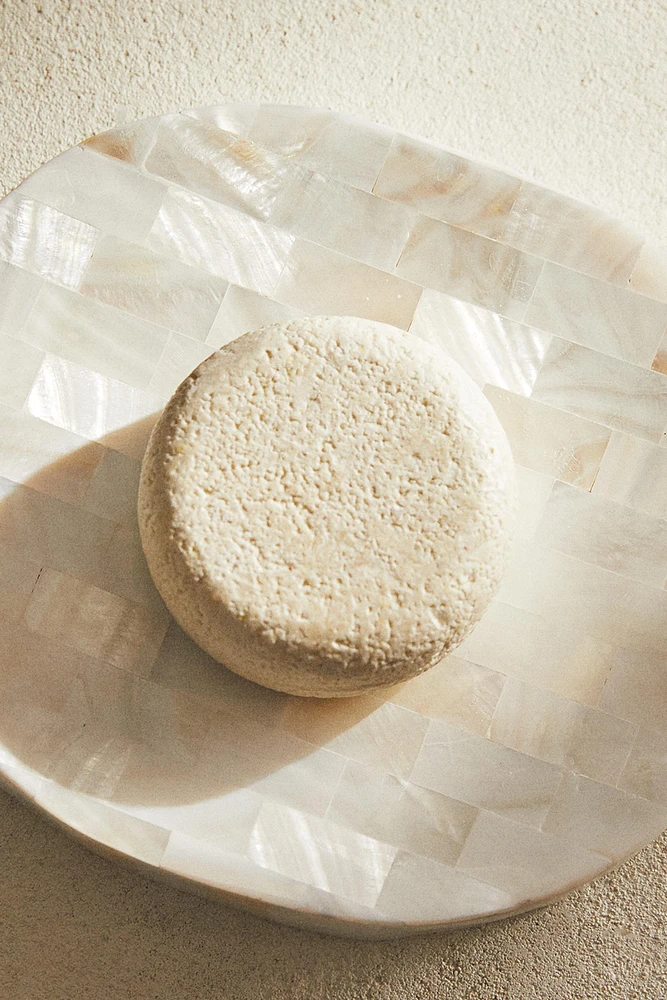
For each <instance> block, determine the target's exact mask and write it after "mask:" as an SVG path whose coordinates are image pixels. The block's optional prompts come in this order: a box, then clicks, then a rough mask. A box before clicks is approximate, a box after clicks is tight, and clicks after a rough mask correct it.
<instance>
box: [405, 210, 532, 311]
mask: <svg viewBox="0 0 667 1000" xmlns="http://www.w3.org/2000/svg"><path fill="white" fill-rule="evenodd" d="M542 267H543V261H541V260H540V259H539V258H537V257H530V256H529V255H528V254H524V253H521V252H520V251H518V250H514V248H513V247H508V246H505V245H504V244H502V243H498V242H496V241H495V240H489V239H486V238H485V237H483V236H477V235H476V234H475V233H468V232H466V231H465V230H463V229H458V228H457V227H456V226H449V225H446V224H445V223H444V222H437V221H436V220H435V219H429V218H422V219H420V220H419V222H417V224H416V225H415V227H414V228H413V229H412V231H411V232H410V236H409V237H408V242H407V243H406V245H405V249H404V250H403V254H402V256H401V259H400V260H399V262H398V265H397V267H396V271H397V273H398V274H400V275H401V276H402V277H404V278H409V279H410V280H411V281H419V282H422V283H423V284H425V285H428V286H429V287H430V288H435V289H437V290H438V291H440V292H447V293H448V294H449V295H455V296H456V297H457V298H459V299H465V300H466V301H467V302H471V303H473V305H477V306H485V307H486V308H487V309H492V310H493V311H494V312H498V313H502V315H503V316H507V317H509V318H510V319H519V320H522V319H523V318H524V316H525V314H526V307H527V305H528V301H529V299H530V297H531V295H532V293H533V290H534V288H535V284H536V282H537V279H538V277H539V275H540V272H541V270H542ZM535 325H539V324H535Z"/></svg>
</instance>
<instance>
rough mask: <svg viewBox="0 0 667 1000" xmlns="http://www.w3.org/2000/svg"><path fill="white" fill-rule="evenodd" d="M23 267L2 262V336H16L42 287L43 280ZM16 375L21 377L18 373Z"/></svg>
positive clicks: (0, 324) (0, 278) (0, 316)
mask: <svg viewBox="0 0 667 1000" xmlns="http://www.w3.org/2000/svg"><path fill="white" fill-rule="evenodd" d="M24 266H25V264H24V265H23V267H24ZM23 267H15V266H14V265H13V264H8V263H7V262H6V261H4V260H0V288H2V299H0V334H5V333H6V334H11V335H16V333H17V332H18V331H19V330H20V329H21V327H22V326H23V324H24V323H25V321H26V318H27V316H28V313H29V312H30V310H31V309H32V306H33V303H34V301H35V299H36V298H37V292H38V291H39V290H40V288H41V287H42V281H41V278H39V277H37V276H36V275H34V274H32V273H31V272H30V271H24V270H23ZM16 375H17V376H18V377H21V376H20V375H19V372H18V371H17V372H16ZM0 377H1V376H0ZM22 377H23V378H25V376H22Z"/></svg>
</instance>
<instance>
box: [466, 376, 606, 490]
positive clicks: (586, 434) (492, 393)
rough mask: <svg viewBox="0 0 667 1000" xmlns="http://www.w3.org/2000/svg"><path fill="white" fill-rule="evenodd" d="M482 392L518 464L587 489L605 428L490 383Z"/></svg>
mask: <svg viewBox="0 0 667 1000" xmlns="http://www.w3.org/2000/svg"><path fill="white" fill-rule="evenodd" d="M484 394H485V395H486V397H487V398H488V400H489V402H490V403H491V405H492V406H493V408H494V410H495V411H496V415H497V416H498V419H499V420H500V422H501V424H502V425H503V427H504V429H505V433H506V434H507V437H508V438H509V442H510V444H511V446H512V452H513V454H514V460H515V461H516V462H518V463H519V465H525V466H526V467H527V468H529V469H534V470H535V471H536V472H542V473H544V474H545V475H547V476H553V477H554V478H555V479H562V480H563V481H564V482H566V483H572V484H573V485H574V486H580V487H581V488H582V489H586V490H588V489H590V488H591V486H592V485H593V483H594V482H595V477H596V475H597V471H598V469H599V467H600V462H601V461H602V456H603V454H604V451H605V448H606V447H607V443H608V441H609V438H610V437H611V431H610V430H609V429H607V428H605V427H601V426H600V425H599V424H594V423H592V422H591V421H590V420H584V419H583V417H578V416H575V415H574V414H571V413H565V412H564V411H563V410H557V409H555V408H554V407H552V406H546V405H545V404H544V403H539V402H537V401H536V400H533V399H525V398H524V397H523V396H518V395H516V394H515V393H510V392H506V391H505V390H504V389H496V388H495V387H494V386H487V387H486V389H485V390H484Z"/></svg>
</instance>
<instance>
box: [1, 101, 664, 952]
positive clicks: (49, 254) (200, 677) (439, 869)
mask: <svg viewBox="0 0 667 1000" xmlns="http://www.w3.org/2000/svg"><path fill="white" fill-rule="evenodd" d="M0 287H1V290H2V295H0V420H1V422H2V440H1V443H0V555H1V558H0V622H1V626H0V627H1V628H2V634H3V642H2V644H1V648H0V659H1V660H2V680H3V697H2V699H1V700H0V769H1V770H2V774H3V775H4V778H5V779H6V781H7V783H8V784H9V785H10V787H12V788H14V789H15V790H17V791H18V792H20V793H21V794H23V795H24V796H25V797H27V798H29V799H30V800H32V801H33V802H34V803H35V804H36V805H37V806H38V807H39V808H40V809H42V810H43V811H45V812H47V813H48V814H50V815H51V816H52V817H53V818H54V819H56V820H57V821H58V822H59V823H60V824H61V825H64V826H65V827H67V828H68V829H70V830H71V831H72V832H73V833H75V834H76V835H77V836H79V837H80V838H82V839H83V840H84V841H85V842H86V843H88V844H90V845H91V846H92V847H95V848H97V849H98V850H102V851H106V852H108V853H110V854H111V855H112V856H115V857H118V856H122V857H125V858H128V859H133V860H134V861H136V862H139V863H141V864H142V865H143V866H144V868H145V870H148V871H151V872H153V873H154V874H156V875H160V874H162V875H163V876H165V877H169V878H170V879H172V880H177V881H178V882H179V883H180V884H182V885H185V886H189V887H191V888H196V889H198V890H199V891H205V892H207V893H209V894H211V893H212V894H214V895H217V896H219V897H220V898H221V899H226V900H229V901H235V902H238V903H241V904H245V905H248V906H252V907H253V908H255V909H256V910H258V911H259V912H262V913H264V914H266V915H269V916H274V917H278V918H280V919H283V920H286V921H289V922H292V923H296V924H301V925H304V926H311V927H316V928H320V929H324V930H329V931H332V932H336V933H345V934H357V935H366V936H373V935H375V936H388V935H398V934H407V933H412V932H417V931H420V930H423V929H429V928H447V927H454V926H461V925H465V924H468V923H475V922H478V921H481V920H487V919H491V918H495V917H499V916H503V915H506V914H509V913H516V912H520V911H522V910H524V909H527V908H530V907H532V906H536V905H540V904H544V903H548V902H549V901H550V900H552V899H554V898H557V897H558V896H559V895H562V894H563V893H565V892H567V891H568V890H569V889H570V888H572V887H574V886H576V885H579V884H581V883H582V882H584V881H586V880H588V879H592V878H595V877H596V876H597V875H599V874H600V873H602V872H603V871H605V870H606V869H607V868H609V867H610V866H611V865H613V864H617V863H618V862H620V861H621V860H623V859H624V858H625V857H627V856H628V855H629V854H631V853H632V852H634V851H636V850H638V849H639V848H640V847H641V846H642V845H644V844H646V843H647V842H649V841H650V840H651V839H652V838H654V837H655V836H656V835H657V834H658V833H660V831H661V830H662V829H664V828H665V827H666V826H667V742H666V740H665V737H664V735H663V734H662V727H663V723H664V718H665V715H666V713H667V671H666V668H665V664H666V663H667V656H666V653H667V590H666V589H665V585H666V583H667V530H666V529H667V447H665V445H666V444H667V361H666V360H665V359H666V358H667V349H666V346H665V345H666V344H667V248H665V247H660V246H656V245H654V244H651V243H648V242H646V241H644V240H643V239H642V238H641V236H640V235H638V234H637V233H634V232H632V231H630V230H629V229H628V228H627V227H624V226H622V225H620V224H618V223H616V222H615V221H614V220H612V219H610V218H608V217H607V216H605V215H604V214H603V213H601V212H599V211H597V210H593V209H591V208H589V207H587V206H585V205H582V204H579V203H577V202H574V201H572V200H571V199H567V198H564V197H562V196H560V195H557V194H554V193H553V192H550V191H546V190H543V189H541V188H538V187H536V186H534V185H532V184H530V183H529V182H527V181H525V180H521V179H518V178H515V177H512V176H509V175H507V174H505V173H503V172H502V171H499V170H496V169H493V168H491V167H488V166H485V165H483V164H478V163H475V162H473V161H471V160H468V159H466V158H464V157H462V156H460V155H456V154H454V153H452V152H450V151H448V150H445V149H441V148H439V147H437V146H434V145H432V144H429V143H425V142H422V141H420V140H416V139H413V138H409V137H406V136H401V135H397V134H395V133H394V132H393V131H392V130H390V129H388V128H385V127H383V126H379V125H372V124H370V123H367V122H363V121H361V120H359V119H357V118H353V117H350V116H345V115H337V114H334V113H332V112H328V111H326V110H318V109H315V110H307V109H300V108H287V107H272V106H262V107H260V106H258V105H253V104H243V105H231V106H224V107H212V108H195V109H189V110H187V111H185V112H183V113H181V114H171V115H165V116H164V117H162V118H159V119H158V118H156V119H152V120H149V121H146V122H138V123H132V124H128V125H124V126H121V127H119V128H117V129H114V130H112V131H111V132H107V133H103V134H102V135H99V136H95V137H92V138H91V139H89V140H87V141H86V142H85V143H83V144H82V145H81V146H80V147H77V148H74V149H71V150H68V151H67V152H66V153H63V154H62V155H61V156H59V157H57V158H56V159H55V160H53V161H52V162H51V163H49V164H47V165H46V166H45V167H43V168H42V169H41V170H39V171H37V173H36V174H34V175H33V176H32V177H30V178H29V179H28V180H27V181H26V182H25V183H24V184H22V185H21V187H20V188H19V189H18V190H17V191H15V192H14V193H13V194H12V195H10V196H9V197H8V198H6V199H5V200H4V201H3V202H2V204H0ZM318 313H320V314H321V313H340V314H348V315H355V316H361V317H368V318H370V319H374V320H381V321H384V322H388V323H391V324H393V325H395V326H397V327H399V328H401V329H403V330H411V331H412V332H413V333H414V334H416V335H417V336H419V337H421V338H423V339H425V340H428V341H431V342H434V343H439V344H441V346H442V347H444V348H445V350H447V351H448V352H449V353H450V354H451V355H452V356H453V357H454V358H456V360H457V361H458V362H459V363H460V364H461V365H462V366H463V368H464V369H465V370H466V371H467V372H468V374H469V375H470V376H471V377H472V378H473V379H474V380H475V381H476V382H477V383H478V385H479V386H480V387H481V388H482V389H483V391H484V393H485V394H486V396H487V398H488V399H489V401H490V402H491V404H492V405H493V407H494V408H495V410H496V412H497V414H498V416H499V418H500V420H501V422H502V424H503V426H504V427H505V429H506V431H507V434H508V436H509V439H510V442H511V444H512V448H513V451H514V456H515V460H516V463H517V478H518V484H519V502H520V517H519V525H518V530H517V537H516V540H515V543H514V547H513V554H512V563H511V566H510V568H509V571H508V573H507V575H506V577H505V579H504V581H503V585H502V588H501V591H500V593H499V594H498V597H497V599H496V600H495V601H494V602H493V604H492V605H491V607H490V609H489V610H488V612H487V614H486V615H485V616H484V618H483V619H482V621H481V622H480V623H479V624H478V626H477V627H476V628H475V630H474V632H473V633H472V634H471V635H470V636H469V637H468V639H467V640H466V641H465V642H464V643H463V645H462V646H461V647H459V649H457V650H456V653H455V654H454V655H453V656H450V657H449V658H448V659H447V660H446V661H444V662H443V663H441V664H440V665H439V666H437V667H436V668H434V669H433V670H431V671H429V672H428V673H426V674H424V675H422V676H421V677H419V678H416V679H415V680H413V681H411V682H409V683H407V684H405V685H403V686H400V687H396V688H394V689H391V690H389V691H387V692H385V693H384V694H383V695H380V694H373V695H367V696H363V697H360V698H355V699H351V700H349V701H346V702H343V703H341V702H334V703H331V702H319V701H316V702H312V701H309V700H303V699H294V698H290V697H288V696H286V695H282V694H278V693H276V692H273V691H268V690H264V689H262V688H259V687H256V686H255V685H252V684H250V683H248V682H246V681H244V680H243V679H242V678H240V677H237V676H236V675H234V674H231V673H229V672H227V671H226V670H224V669H223V668H221V667H220V666H219V665H218V664H216V663H214V662H213V661H212V660H211V659H210V658H209V657H208V656H207V655H206V654H205V653H203V652H202V651H201V650H200V649H198V648H197V647H196V646H195V645H194V644H193V643H192V642H191V641H190V640H189V639H188V637H187V636H185V635H184V633H183V632H182V631H181V630H180V629H179V628H178V626H177V625H176V624H175V623H174V622H173V621H172V620H171V619H170V617H169V615H168V613H167V611H166V609H165V608H164V605H163V604H162V601H161V600H160V598H159V596H158V594H157V592H156V591H155V588H154V587H153V584H152V581H151V579H150V576H149V574H148V571H147V569H146V565H145V561H144V558H143V555H142V552H141V546H140V541H139V535H138V530H137V526H136V518H135V502H136V491H137V483H138V476H139V469H140V463H141V457H142V454H143V451H144V448H145V445H146V441H147V438H148V435H149V433H150V430H151V427H152V426H153V423H154V421H155V419H156V417H157V415H158V413H159V412H160V409H161V407H162V406H163V405H164V402H165V401H166V399H167V398H168V397H169V395H170V394H171V393H172V392H173V390H174V389H175V388H176V386H177V385H178V383H179V382H180V381H181V379H182V378H183V377H185V376H186V375H187V374H188V373H189V372H190V370H191V369H192V368H193V367H194V366H196V365H197V364H198V363H199V362H200V361H201V360H203V359H204V358H205V357H206V356H207V355H208V354H209V353H210V352H211V351H213V350H215V349H217V348H219V347H221V346H222V345H224V344H226V343H229V342H230V341H231V340H233V339H235V338H236V337H238V336H241V335H242V334H243V333H244V332H246V331H247V330H250V329H253V328H257V327H259V326H261V325H263V324H266V323H270V322H275V321H283V320H288V319H290V318H292V317H297V316H302V315H305V314H318Z"/></svg>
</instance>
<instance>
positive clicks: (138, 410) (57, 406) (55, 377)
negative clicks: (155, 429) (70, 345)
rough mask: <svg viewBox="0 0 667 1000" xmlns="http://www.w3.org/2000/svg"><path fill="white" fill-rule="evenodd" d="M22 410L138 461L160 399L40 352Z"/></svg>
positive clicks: (159, 404)
mask: <svg viewBox="0 0 667 1000" xmlns="http://www.w3.org/2000/svg"><path fill="white" fill-rule="evenodd" d="M26 409H27V410H28V411H29V412H30V413H32V414H33V415H34V416H36V417H41V419H42V420H45V421H47V423H50V424H56V425H57V426H58V427H64V428H65V429H66V430H70V431H74V433H76V434H80V435H81V437H84V438H90V439H96V438H100V437H102V436H104V441H105V444H107V445H108V446H109V447H112V448H116V449H117V450H118V451H122V452H126V453H128V454H130V455H133V456H134V457H136V458H139V459H141V457H142V455H143V453H144V450H145V446H146V441H147V437H148V433H149V432H150V429H151V427H152V423H153V422H154V419H155V418H156V417H157V415H158V413H159V411H160V410H161V409H162V401H161V400H160V398H159V397H158V396H155V395H152V394H150V393H148V392H142V391H141V390H139V389H135V388H134V386H131V385H127V383H125V382H121V381H119V380H118V379H114V378H109V377H108V376H106V375H101V374H100V373H99V372H95V371H91V370H90V369H89V368H86V367H84V366H83V365H79V364H75V363H74V362H72V361H68V360H67V359H66V358H63V357H61V356H59V355H57V354H46V355H45V356H44V359H43V361H42V363H41V365H40V368H39V371H38V372H37V376H36V378H35V381H34V382H33V385H32V388H31V390H30V395H29V396H28V400H27V402H26Z"/></svg>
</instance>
